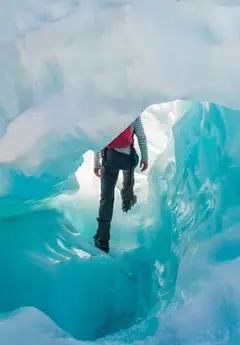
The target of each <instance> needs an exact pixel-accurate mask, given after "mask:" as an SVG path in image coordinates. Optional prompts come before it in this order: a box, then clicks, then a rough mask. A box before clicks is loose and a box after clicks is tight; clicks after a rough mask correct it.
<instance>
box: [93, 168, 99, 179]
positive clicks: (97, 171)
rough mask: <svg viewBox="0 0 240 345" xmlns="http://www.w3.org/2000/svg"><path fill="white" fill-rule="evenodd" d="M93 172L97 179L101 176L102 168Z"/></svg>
mask: <svg viewBox="0 0 240 345" xmlns="http://www.w3.org/2000/svg"><path fill="white" fill-rule="evenodd" d="M93 172H94V174H95V175H96V176H97V177H100V176H101V168H94V169H93Z"/></svg>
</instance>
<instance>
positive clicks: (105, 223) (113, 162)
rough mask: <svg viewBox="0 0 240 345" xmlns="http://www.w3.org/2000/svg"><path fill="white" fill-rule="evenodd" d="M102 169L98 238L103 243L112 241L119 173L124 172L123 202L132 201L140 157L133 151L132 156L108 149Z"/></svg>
mask: <svg viewBox="0 0 240 345" xmlns="http://www.w3.org/2000/svg"><path fill="white" fill-rule="evenodd" d="M104 156H105V157H104V159H103V164H102V167H101V199H100V206H99V213H98V218H97V220H98V229H97V236H98V238H99V239H100V240H102V241H103V242H105V243H106V242H108V241H109V239H110V228H111V221H112V216H113V208H114V191H115V187H116V183H117V180H118V175H119V171H120V170H122V171H123V183H122V189H121V197H122V201H123V202H124V201H128V200H131V199H132V197H133V187H134V169H135V167H136V166H137V165H138V161H139V158H138V155H137V153H136V151H135V149H132V153H131V154H130V155H127V154H124V153H121V152H118V151H116V150H113V149H107V150H106V152H105V155H104Z"/></svg>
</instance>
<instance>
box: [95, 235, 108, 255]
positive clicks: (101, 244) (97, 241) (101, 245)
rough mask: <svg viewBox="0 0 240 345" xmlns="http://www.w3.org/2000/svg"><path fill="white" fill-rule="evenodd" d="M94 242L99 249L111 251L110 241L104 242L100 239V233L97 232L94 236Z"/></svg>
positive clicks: (106, 251)
mask: <svg viewBox="0 0 240 345" xmlns="http://www.w3.org/2000/svg"><path fill="white" fill-rule="evenodd" d="M93 238H94V244H95V247H97V248H98V249H100V250H102V251H103V252H105V253H107V254H108V253H109V242H105V243H104V242H103V241H102V240H100V239H99V237H98V235H97V234H96V235H95V236H94V237H93Z"/></svg>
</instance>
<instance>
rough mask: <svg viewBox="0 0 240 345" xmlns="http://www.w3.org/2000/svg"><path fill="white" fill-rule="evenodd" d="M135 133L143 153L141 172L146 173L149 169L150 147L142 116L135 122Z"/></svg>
mask: <svg viewBox="0 0 240 345" xmlns="http://www.w3.org/2000/svg"><path fill="white" fill-rule="evenodd" d="M134 133H135V134H136V137H137V139H138V144H139V148H140V151H141V164H140V165H141V171H144V170H146V169H147V167H148V147H147V139H146V135H145V131H144V127H143V124H142V120H141V117H140V116H139V117H138V118H137V119H136V120H135V123H134Z"/></svg>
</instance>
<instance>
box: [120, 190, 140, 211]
mask: <svg viewBox="0 0 240 345" xmlns="http://www.w3.org/2000/svg"><path fill="white" fill-rule="evenodd" d="M136 203H137V196H136V195H135V194H133V195H132V198H131V199H130V200H124V199H122V210H123V212H128V211H130V210H131V208H132V207H133V206H134V205H135V204H136Z"/></svg>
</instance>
